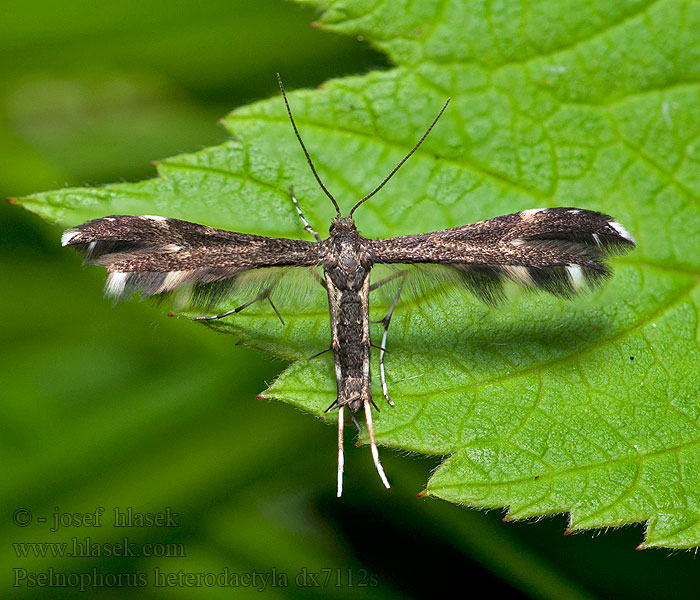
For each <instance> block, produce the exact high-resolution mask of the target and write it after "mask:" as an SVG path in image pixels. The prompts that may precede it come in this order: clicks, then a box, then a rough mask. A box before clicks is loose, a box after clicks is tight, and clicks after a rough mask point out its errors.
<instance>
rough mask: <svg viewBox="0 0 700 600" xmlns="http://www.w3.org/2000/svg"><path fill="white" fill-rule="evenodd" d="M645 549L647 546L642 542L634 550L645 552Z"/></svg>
mask: <svg viewBox="0 0 700 600" xmlns="http://www.w3.org/2000/svg"><path fill="white" fill-rule="evenodd" d="M647 548H648V546H647V545H646V544H645V543H644V542H642V543H641V544H639V546H637V547H636V548H635V550H646V549H647Z"/></svg>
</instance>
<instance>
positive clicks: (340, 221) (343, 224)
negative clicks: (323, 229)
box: [328, 216, 357, 234]
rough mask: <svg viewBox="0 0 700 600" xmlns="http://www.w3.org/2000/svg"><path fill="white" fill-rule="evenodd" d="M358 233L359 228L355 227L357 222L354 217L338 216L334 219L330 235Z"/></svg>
mask: <svg viewBox="0 0 700 600" xmlns="http://www.w3.org/2000/svg"><path fill="white" fill-rule="evenodd" d="M353 232H357V227H356V226H355V221H353V220H352V217H341V216H337V217H336V218H335V219H333V222H332V223H331V226H330V228H329V229H328V233H330V234H334V233H335V234H343V233H353Z"/></svg>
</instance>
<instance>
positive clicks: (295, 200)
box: [289, 185, 321, 242]
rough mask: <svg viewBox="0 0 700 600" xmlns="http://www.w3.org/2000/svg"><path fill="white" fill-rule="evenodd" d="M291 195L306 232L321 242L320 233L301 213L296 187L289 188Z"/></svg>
mask: <svg viewBox="0 0 700 600" xmlns="http://www.w3.org/2000/svg"><path fill="white" fill-rule="evenodd" d="M289 193H290V194H291V196H292V202H294V207H295V208H296V209H297V214H298V215H299V218H300V219H301V222H302V223H303V224H304V229H306V231H308V232H309V233H310V234H311V235H313V236H314V237H315V238H316V241H317V242H320V241H321V236H320V235H318V232H317V231H316V230H315V229H314V228H313V227H311V224H310V223H309V222H308V221H307V220H306V217H305V216H304V213H303V212H301V208H299V203H298V202H297V198H296V196H295V195H294V186H293V185H290V186H289Z"/></svg>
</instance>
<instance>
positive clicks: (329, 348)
mask: <svg viewBox="0 0 700 600" xmlns="http://www.w3.org/2000/svg"><path fill="white" fill-rule="evenodd" d="M331 350H333V348H331V347H330V346H329V347H328V348H326V349H325V350H321V351H320V352H317V353H316V354H314V355H312V356H309V358H307V359H306V360H313V359H314V358H318V357H319V356H321V355H322V354H325V353H326V352H330V351H331ZM334 405H335V402H334V403H333V404H331V408H332V407H333V406H334Z"/></svg>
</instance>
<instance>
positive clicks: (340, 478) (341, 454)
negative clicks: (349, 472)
mask: <svg viewBox="0 0 700 600" xmlns="http://www.w3.org/2000/svg"><path fill="white" fill-rule="evenodd" d="M344 409H345V407H344V406H339V407H338V493H337V496H338V498H340V497H341V496H342V495H343V468H344V466H345V454H344V452H343V426H344V424H345V423H344V421H343V417H344V415H343V412H344Z"/></svg>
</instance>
